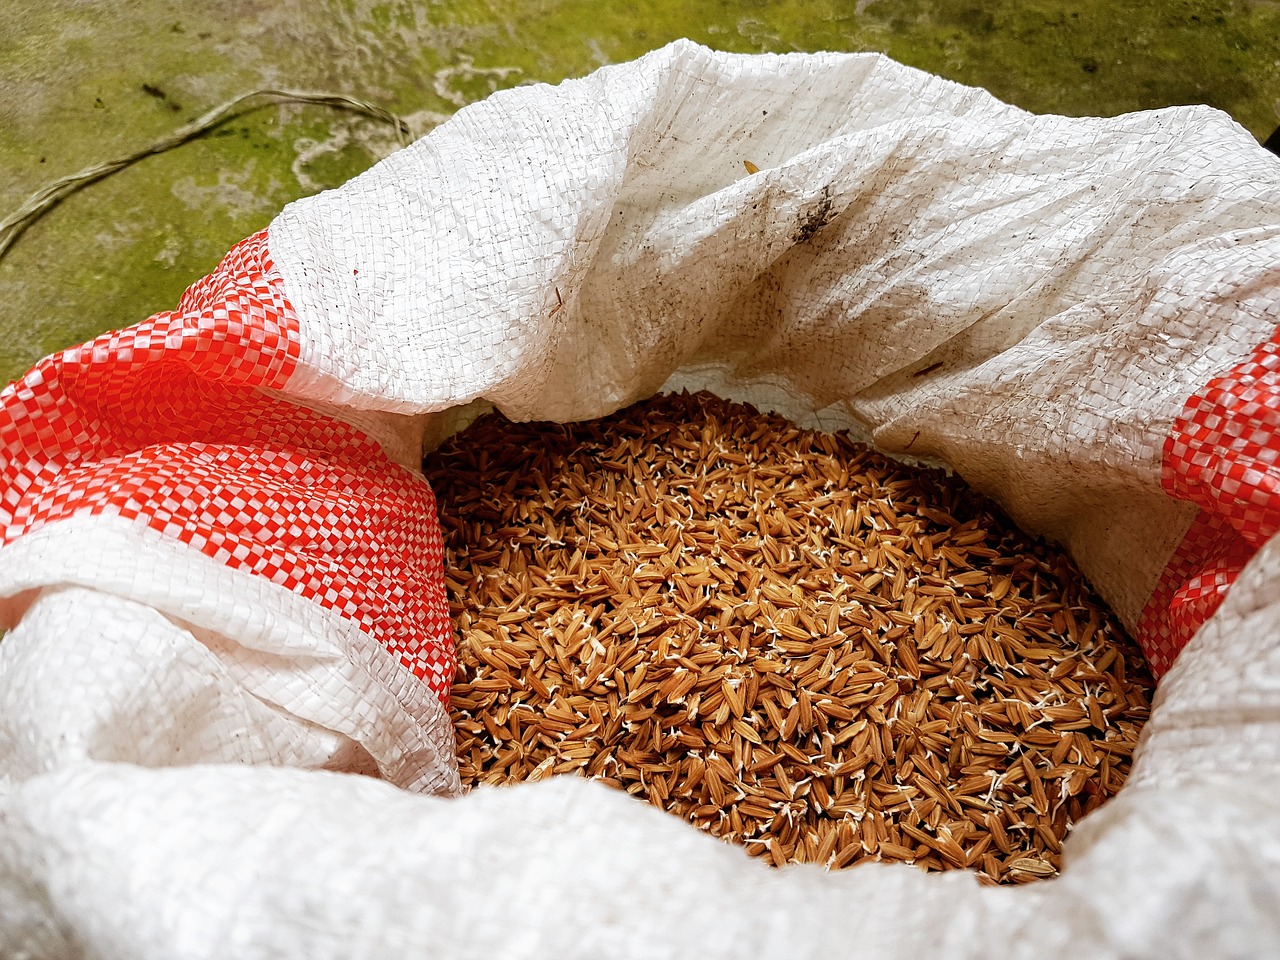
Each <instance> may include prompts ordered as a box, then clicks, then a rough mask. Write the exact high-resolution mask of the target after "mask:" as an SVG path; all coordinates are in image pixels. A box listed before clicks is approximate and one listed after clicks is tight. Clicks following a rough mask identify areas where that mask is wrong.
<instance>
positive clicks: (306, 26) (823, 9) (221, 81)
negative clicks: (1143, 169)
mask: <svg viewBox="0 0 1280 960" xmlns="http://www.w3.org/2000/svg"><path fill="white" fill-rule="evenodd" d="M0 5H2V9H0V13H2V14H3V15H2V16H0V211H2V212H0V216H3V215H7V213H8V212H9V211H12V210H14V209H16V208H17V207H18V206H19V205H20V204H21V203H22V202H23V201H24V200H25V199H26V198H27V197H28V196H29V195H30V194H31V193H32V192H34V191H35V190H36V189H38V188H39V187H40V186H42V185H43V184H45V183H47V182H48V181H50V180H52V179H54V178H56V177H59V176H63V175H65V174H68V173H72V172H74V171H76V170H79V169H81V168H83V167H86V166H88V165H90V164H92V163H95V162H98V161H102V160H107V159H111V158H114V157H116V156H119V155H123V154H126V153H129V152H131V151H132V150H133V149H135V148H137V147H140V146H143V145H145V144H147V143H149V142H151V141H153V140H155V139H157V138H159V137H160V136H162V135H164V134H166V133H168V132H170V131H171V130H173V129H175V128H176V127H178V126H180V125H182V124H184V123H186V122H188V121H189V120H191V119H193V118H194V117H196V116H198V115H200V114H201V113H203V112H204V111H206V110H208V109H209V108H211V107H212V106H214V105H216V104H218V103H220V102H222V101H223V100H226V99H229V98H231V97H232V96H235V95H237V94H239V93H242V92H246V91H249V90H253V89H257V88H261V87H292V88H295V89H310V90H318V91H336V92H344V93H349V94H353V95H357V96H361V97H364V98H366V99H369V100H372V101H375V102H377V103H379V104H381V105H384V106H386V107H388V108H390V109H392V110H395V111H397V112H398V113H400V114H402V115H405V116H407V117H408V118H409V119H410V121H411V122H412V124H413V125H414V127H415V132H416V133H417V134H421V133H425V132H426V131H427V130H428V129H430V127H431V126H432V125H434V124H435V123H437V122H439V121H440V120H441V119H443V118H445V117H446V116H448V114H449V113H450V112H452V111H453V110H455V109H457V108H458V107H459V106H461V105H463V104H465V103H467V102H470V101H472V100H476V99H479V98H481V97H483V96H485V95H486V94H488V93H489V92H491V91H493V90H495V89H498V88H499V87H505V86H512V85H515V84H520V83H529V82H533V81H544V80H545V81H557V80H560V79H563V78H565V77H568V76H577V75H581V74H584V73H587V72H589V71H590V70H592V69H593V68H595V67H596V66H599V65H601V64H604V63H610V62H618V61H622V60H628V59H631V58H633V57H636V56H639V55H640V54H643V53H645V52H646V51H648V50H651V49H653V48H655V47H658V46H660V45H662V44H664V43H666V42H668V41H670V40H673V39H675V38H677V37H681V36H687V37H690V38H692V39H694V40H697V41H699V42H701V43H705V44H708V45H710V46H714V47H719V48H721V49H727V50H736V51H748V52H752V51H787V50H819V49H828V50H879V51H883V52H885V53H888V54H889V55H890V56H893V57H894V58H896V59H898V60H901V61H903V62H905V63H908V64H911V65H913V66H917V67H920V68H922V69H925V70H928V71H931V72H933V73H937V74H940V75H942V76H945V77H949V78H951V79H953V80H958V81H960V82H963V83H968V84H976V85H980V86H983V87H986V88H987V89H989V90H991V91H992V92H993V93H995V94H996V95H997V96H999V97H1001V98H1002V99H1004V100H1007V101H1010V102H1012V103H1015V104H1018V105H1019V106H1022V107H1025V108H1027V109H1029V110H1034V111H1037V112H1051V113H1064V114H1071V115H1081V114H1103V115H1106V114H1115V113H1122V112H1126V111H1131V110H1141V109H1146V108H1152V107H1161V106H1167V105H1171V104H1182V103H1208V104H1211V105H1213V106H1216V107H1220V108H1222V109H1223V110H1226V111H1228V112H1229V113H1231V114H1232V115H1233V116H1234V117H1235V118H1236V119H1237V120H1238V121H1239V122H1240V123H1241V124H1243V125H1244V126H1245V127H1246V128H1248V129H1249V131H1250V132H1251V133H1253V134H1254V135H1255V136H1257V137H1259V138H1264V137H1265V136H1266V135H1267V134H1269V133H1270V132H1271V130H1272V129H1273V128H1275V126H1276V125H1277V123H1280V2H1270V0H1158V2H1157V0H1075V2H1069V0H880V2H875V0H847V2H837V0H819V2H806V0H716V2H703V3H690V2H689V0H629V2H627V3H612V2H605V0H421V2H409V0H391V2H373V0H221V2H218V3H214V2H211V0H199V2H194V0H128V2H126V0H98V2H95V3H85V2H83V0H47V2H45V3H40V4H34V3H28V2H26V0H0ZM395 147H396V141H395V140H394V138H393V137H392V135H391V131H390V130H389V129H388V128H386V127H385V126H381V125H379V124H377V123H376V122H373V121H370V120H367V119H364V118H361V117H358V116H354V115H345V114H340V113H336V112H334V111H331V110H327V109H325V108H323V107H310V106H308V107H294V106H284V107H271V108H268V109H263V110H259V111H257V112H254V113H252V114H250V115H247V116H244V117H242V118H240V119H237V120H234V121H232V122H229V123H227V124H225V125H224V126H222V127H221V128H219V129H217V130H216V131H215V132H213V133H212V134H211V135H208V136H206V137H204V138H202V139H199V140H196V141H193V142H191V143H189V144H187V145H185V146H182V147H180V148H178V149H177V150H175V151H173V152H171V153H168V154H165V155H162V156H157V157H152V158H149V159H147V160H145V161H142V162H140V163H138V164H136V165H135V166H133V167H131V168H129V169H128V170H126V171H125V172H123V173H120V174H118V175H116V176H114V177H111V178H110V179H108V180H105V181H103V182H100V183H98V184H95V185H92V186H90V187H88V188H87V189H85V190H83V191H81V192H80V193H78V194H76V195H74V196H72V197H71V198H69V199H68V200H66V201H65V202H64V203H62V204H61V205H60V206H59V207H57V208H56V209H54V210H53V211H52V213H50V214H49V215H48V216H47V217H45V218H44V219H43V220H42V221H40V222H39V223H37V224H36V225H35V226H34V227H32V228H31V229H30V230H28V231H27V232H26V233H25V234H24V235H23V236H22V237H21V239H20V240H19V241H18V243H17V244H16V245H15V246H14V247H13V248H12V249H11V251H10V253H9V255H8V256H7V258H5V259H4V260H3V261H0V382H3V381H4V380H8V379H10V378H12V377H15V376H18V375H20V374H21V373H22V371H23V370H25V369H26V368H27V367H28V366H29V365H30V364H31V363H32V362H33V361H35V360H36V359H38V358H39V357H40V356H41V355H43V354H45V353H48V352H49V351H51V350H55V349H59V348H61V347H64V346H67V345H69V344H72V343H75V342H78V341H80V340H84V339H87V338H89V337H91V336H93V335H95V334H97V333H99V332H101V331H103V330H106V329H110V328H114V327H121V326H127V325H128V324H131V323H134V322H136V321H138V320H141V319H143V318H145V317H146V316H148V315H149V314H151V313H153V312H155V311H158V310H162V309H167V308H170V307H172V306H173V305H174V304H175V303H176V301H177V299H178V297H179V296H180V295H181V293H182V291H183V289H185V287H186V286H187V285H188V284H189V283H190V282H192V281H193V280H195V279H196V278H198V277H199V276H201V275H203V274H204V273H206V272H208V271H209V270H210V269H211V268H212V267H213V266H214V265H215V264H216V262H217V261H218V259H219V258H220V257H221V255H222V254H223V253H224V252H225V251H226V250H227V249H228V248H229V247H230V246H231V245H232V244H233V243H235V242H236V241H237V240H239V239H240V238H242V237H244V236H246V235H247V234H249V233H252V232H253V231H255V230H258V229H260V228H262V227H264V226H266V224H267V223H269V222H270V220H271V218H272V217H273V216H274V215H275V214H276V213H277V212H278V211H279V210H280V208H281V207H282V206H284V204H286V203H288V202H289V201H290V200H293V199H295V198H297V197H300V196H304V195H306V194H308V193H312V192H315V191H318V190H321V189H325V188H329V187H333V186H337V185H338V184H340V183H342V182H343V181H345V180H347V179H348V178H350V177H351V176H354V175H355V174H357V173H359V172H360V171H361V170H363V169H365V168H366V167H367V166H369V165H370V164H372V163H373V162H374V161H375V160H376V159H378V158H380V157H381V156H384V155H385V154H386V153H388V152H390V151H391V150H393V149H395Z"/></svg>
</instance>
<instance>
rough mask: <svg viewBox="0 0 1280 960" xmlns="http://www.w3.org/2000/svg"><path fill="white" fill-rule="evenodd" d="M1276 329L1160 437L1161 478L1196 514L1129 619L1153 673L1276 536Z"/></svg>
mask: <svg viewBox="0 0 1280 960" xmlns="http://www.w3.org/2000/svg"><path fill="white" fill-rule="evenodd" d="M1278 459H1280V329H1278V330H1277V332H1276V333H1275V334H1274V335H1273V336H1272V338H1271V339H1270V340H1268V341H1266V342H1265V343H1263V344H1261V345H1260V346H1258V347H1257V349H1255V350H1254V352H1253V353H1252V354H1251V355H1250V356H1249V357H1248V358H1247V359H1245V360H1244V361H1243V362H1241V363H1239V364H1237V365H1236V366H1235V367H1233V368H1232V369H1231V370H1229V371H1227V372H1226V373H1225V374H1223V375H1222V376H1220V377H1215V378H1214V379H1213V380H1211V381H1209V383H1208V384H1206V385H1205V387H1204V388H1203V389H1202V390H1200V391H1198V392H1197V393H1196V394H1195V395H1194V396H1192V397H1191V398H1190V399H1189V400H1188V401H1187V403H1186V405H1185V406H1184V407H1183V411H1182V415H1181V416H1180V417H1179V418H1178V419H1177V420H1176V421H1174V425H1173V430H1172V431H1171V432H1170V434H1169V437H1168V438H1167V439H1166V440H1165V445H1164V456H1163V461H1162V475H1161V481H1162V483H1163V485H1164V488H1165V490H1166V491H1167V492H1168V493H1169V495H1170V496H1173V497H1176V498H1177V499H1180V500H1189V501H1191V502H1192V503H1194V504H1196V505H1197V506H1199V507H1200V511H1201V512H1200V513H1199V515H1198V516H1197V517H1196V519H1195V521H1194V522H1193V523H1192V525H1191V529H1190V530H1188V531H1187V535H1186V536H1185V537H1184V538H1183V540H1182V543H1181V544H1180V545H1179V546H1178V549H1177V550H1176V551H1175V552H1174V555H1173V559H1172V560H1171V561H1170V562H1169V564H1168V566H1167V567H1166V568H1165V571H1164V573H1163V575H1162V576H1161V578H1160V582H1159V584H1158V585H1157V587H1156V589H1155V591H1154V592H1153V593H1152V595H1151V599H1150V600H1148V601H1147V605H1146V607H1145V608H1144V610H1143V612H1142V617H1141V618H1140V620H1139V622H1138V631H1137V632H1138V641H1139V643H1141V644H1142V648H1143V650H1144V652H1145V653H1146V655H1147V659H1148V661H1150V663H1151V669H1152V671H1153V672H1154V673H1155V675H1156V676H1160V675H1161V674H1163V673H1164V672H1165V671H1166V670H1167V669H1168V668H1169V667H1170V665H1172V663H1173V661H1174V658H1175V657H1177V655H1178V653H1179V652H1181V650H1182V648H1183V647H1184V646H1185V645H1186V643H1187V641H1188V640H1190V639H1191V637H1192V636H1193V635H1194V634H1195V632H1196V631H1197V630H1198V629H1200V626H1201V624H1203V623H1204V622H1205V621H1206V620H1207V619H1209V617H1211V616H1213V613H1214V611H1216V610H1217V609H1218V605H1219V604H1220V603H1221V602H1222V599H1223V597H1225V596H1226V593H1227V590H1228V589H1229V588H1230V587H1231V584H1232V583H1234V582H1235V579H1236V576H1237V575H1238V574H1239V573H1240V571H1241V569H1243V567H1244V565H1245V564H1246V563H1248V562H1249V559H1250V558H1251V557H1252V556H1253V554H1254V552H1255V551H1256V550H1257V549H1258V547H1260V546H1262V544H1263V543H1265V542H1266V541H1267V540H1268V539H1269V538H1270V537H1271V535H1272V534H1274V533H1275V532H1276V531H1277V530H1280V468H1277V460H1278Z"/></svg>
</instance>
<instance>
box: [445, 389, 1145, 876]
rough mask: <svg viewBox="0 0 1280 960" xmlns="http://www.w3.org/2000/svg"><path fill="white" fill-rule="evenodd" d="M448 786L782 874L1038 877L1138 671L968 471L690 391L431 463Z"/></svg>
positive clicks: (1091, 781) (1113, 765)
mask: <svg viewBox="0 0 1280 960" xmlns="http://www.w3.org/2000/svg"><path fill="white" fill-rule="evenodd" d="M425 468H426V474H427V477H428V479H429V480H430V482H431V483H432V485H433V487H434V489H435V492H436V496H437V498H438V501H439V510H440V519H441V524H442V526H443V528H444V535H445V548H446V553H445V565H446V574H447V577H448V589H449V595H450V603H451V610H452V614H453V617H454V620H455V623H456V624H457V630H458V655H459V667H458V673H457V678H456V682H455V685H454V688H453V695H452V699H451V703H450V711H451V714H452V717H453V719H454V722H455V724H456V729H457V734H458V758H459V764H460V767H461V774H462V779H463V783H464V785H466V786H468V787H472V786H476V785H479V784H501V783H508V782H513V781H520V780H540V779H544V778H546V777H550V776H554V775H563V774H574V775H577V776H585V777H592V778H595V779H598V780H602V781H604V782H605V783H608V784H612V785H613V786H615V787H617V788H618V789H621V790H625V791H626V792H628V793H630V794H632V795H634V796H636V797H639V798H642V799H644V800H647V801H648V802H650V803H653V804H654V805H656V806H659V807H661V808H663V809H665V810H668V811H670V812H671V813H674V814H676V815H677V816H680V817H683V818H685V819H686V820H688V821H690V822H692V823H694V824H696V825H697V826H698V827H700V828H702V829H704V830H707V831H709V832H710V833H712V834H714V835H716V836H718V837H721V838H723V839H725V840H728V841H733V842H736V843H740V844H743V845H745V847H746V849H747V850H748V851H749V852H750V853H752V854H754V855H756V856H759V857H761V858H763V859H765V860H766V861H767V862H769V863H772V864H777V865H782V864H786V863H792V862H816V863H821V864H826V865H827V866H829V867H832V868H838V867H846V866H850V865H852V864H854V863H857V862H858V861H860V860H863V859H873V860H901V861H907V862H913V863H915V864H917V865H920V866H922V867H925V868H927V869H933V870H944V869H950V868H957V867H968V868H971V869H974V870H976V871H978V873H979V876H980V877H981V878H983V879H984V880H987V881H995V882H1013V883H1018V882H1025V881H1030V880H1035V879H1038V878H1041V877H1045V876H1052V875H1053V874H1054V873H1056V871H1057V869H1058V867H1059V863H1060V853H1061V844H1062V840H1063V838H1064V837H1065V835H1066V834H1067V832H1068V831H1069V830H1070V829H1071V826H1072V824H1074V823H1075V822H1076V821H1077V820H1079V819H1080V817H1082V816H1084V815H1085V814H1086V813H1088V812H1089V811H1091V810H1093V809H1094V808H1095V807H1097V806H1098V805H1099V804H1101V803H1102V802H1103V801H1104V800H1106V798H1108V797H1110V796H1111V795H1112V794H1114V793H1115V792H1116V790H1118V789H1119V787H1120V785H1121V784H1122V783H1123V782H1124V779H1125V776H1126V774H1127V773H1128V770H1129V762H1130V758H1131V755H1132V753H1133V749H1134V745H1135V743H1136V741H1137V738H1138V732H1139V730H1140V728H1141V726H1142V724H1143V722H1144V721H1145V720H1146V718H1147V715H1148V712H1149V695H1150V692H1151V680H1150V677H1149V676H1148V674H1147V672H1146V669H1145V666H1144V665H1143V662H1142V658H1141V655H1140V654H1139V653H1138V652H1137V650H1136V648H1135V647H1134V646H1133V644H1132V643H1131V641H1130V640H1129V639H1128V638H1127V637H1126V636H1125V635H1124V633H1123V631H1122V630H1121V628H1120V626H1119V625H1118V624H1117V623H1116V621H1115V620H1114V618H1113V617H1112V616H1111V614H1110V613H1109V612H1108V611H1107V610H1106V609H1105V608H1104V607H1103V606H1102V605H1101V603H1100V602H1099V601H1098V600H1097V599H1096V598H1095V597H1094V596H1093V595H1092V594H1091V593H1090V590H1089V588H1088V585H1087V584H1086V583H1085V581H1084V580H1083V578H1082V576H1081V575H1080V574H1079V572H1078V571H1077V570H1076V569H1075V567H1074V566H1073V564H1072V563H1071V561H1070V560H1069V559H1068V558H1067V557H1066V556H1065V555H1064V554H1063V553H1062V552H1060V551H1059V550H1057V549H1055V548H1052V547H1050V546H1047V545H1046V544H1044V543H1041V542H1037V541H1035V540H1032V539H1030V538H1028V537H1027V536H1026V535H1025V534H1023V533H1021V532H1020V531H1019V530H1017V529H1016V528H1015V527H1013V526H1012V525H1011V524H1010V523H1009V522H1008V521H1007V520H1006V519H1004V518H1003V516H1002V515H1001V514H1000V513H999V512H998V510H996V508H994V506H993V505H992V504H991V503H990V502H989V501H987V500H986V499H984V498H983V497H980V496H978V495H977V494H975V493H974V492H972V491H971V490H969V489H968V488H967V487H966V486H965V485H964V484H963V483H962V482H961V481H959V480H958V479H955V478H952V477H948V476H946V475H945V474H943V473H941V472H939V471H928V470H922V469H918V468H913V467H908V466H904V465H902V464H900V463H897V462H895V461H893V460H890V459H888V458H886V457H883V456H880V455H878V454H876V453H874V452H873V451H871V450H868V449H866V448H865V447H862V446H858V445H856V444H854V443H852V442H851V441H850V440H849V439H848V438H847V437H845V436H844V435H841V434H824V433H817V432H812V431H807V430H801V429H799V428H797V427H795V426H794V425H792V424H790V423H789V422H787V421H786V420H784V419H782V418H780V417H778V416H773V415H767V414H761V413H759V412H757V411H756V410H754V409H752V408H751V407H748V406H745V405H740V404H733V403H729V402H727V401H723V400H720V399H717V398H715V397H712V396H710V395H708V394H695V395H687V394H681V395H674V396H659V397H655V398H654V399H652V400H650V401H647V402H645V403H641V404H637V405H635V406H632V407H630V408H628V409H626V410H623V411H621V412H619V413H617V414H615V415H614V416H611V417H608V418H605V419H602V420H597V421H592V422H588V423H578V424H567V425H559V424H547V423H535V424H513V423H510V422H508V421H506V420H505V419H503V418H502V417H500V416H497V415H489V416H486V417H483V418H481V419H480V420H478V421H477V422H475V423H474V424H472V426H471V427H469V428H468V429H467V430H466V431H464V432H463V433H461V434H460V435H458V436H456V437H454V438H452V439H451V440H450V441H449V442H448V443H447V444H446V445H445V446H443V447H442V448H441V449H439V450H438V451H436V452H435V453H433V454H432V455H431V456H430V457H428V459H427V461H426V464H425Z"/></svg>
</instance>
